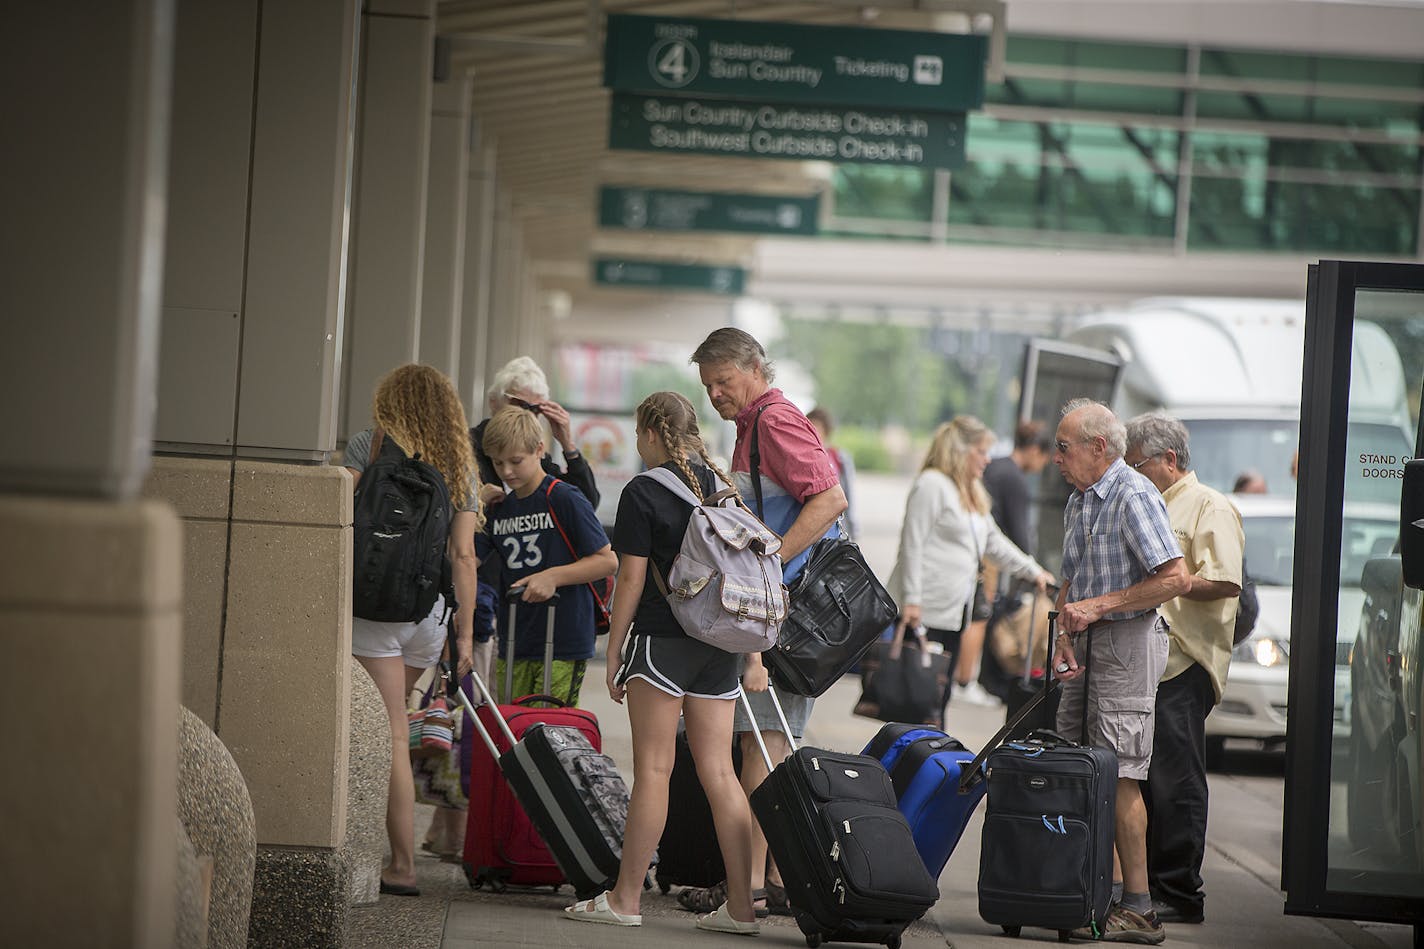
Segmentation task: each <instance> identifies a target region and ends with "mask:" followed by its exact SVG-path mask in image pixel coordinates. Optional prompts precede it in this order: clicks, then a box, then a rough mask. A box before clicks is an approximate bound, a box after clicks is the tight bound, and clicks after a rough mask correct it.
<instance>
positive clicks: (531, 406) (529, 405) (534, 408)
mask: <svg viewBox="0 0 1424 949" xmlns="http://www.w3.org/2000/svg"><path fill="white" fill-rule="evenodd" d="M505 398H506V399H507V400H509V404H510V405H517V406H519V407H520V408H521V409H527V410H528V411H530V412H533V413H534V414H535V415H540V414H542V413H543V411H544V408H543V406H541V405H539V404H538V403H537V402H525V401H524V400H523V399H516V398H515V397H514V396H512V395H507V396H505Z"/></svg>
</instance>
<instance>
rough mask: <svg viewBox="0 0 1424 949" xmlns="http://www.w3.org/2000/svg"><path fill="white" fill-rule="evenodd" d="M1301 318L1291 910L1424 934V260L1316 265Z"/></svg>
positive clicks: (1290, 750)
mask: <svg viewBox="0 0 1424 949" xmlns="http://www.w3.org/2000/svg"><path fill="white" fill-rule="evenodd" d="M1306 313H1307V315H1306V341H1305V365H1304V383H1303V386H1302V404H1301V434H1300V449H1299V456H1298V465H1297V467H1298V482H1297V495H1296V547H1295V569H1294V590H1293V603H1292V616H1293V622H1292V627H1293V628H1292V632H1291V641H1292V644H1293V645H1292V656H1291V667H1290V693H1289V712H1288V742H1287V753H1286V757H1287V763H1286V810H1285V834H1284V841H1285V843H1284V848H1283V854H1282V867H1283V870H1282V875H1283V878H1284V879H1283V886H1284V888H1285V890H1286V893H1287V896H1286V912H1288V913H1298V914H1304V915H1322V916H1342V917H1348V918H1354V919H1382V920H1389V921H1396V922H1415V923H1418V922H1420V921H1424V833H1421V829H1420V818H1421V815H1424V806H1421V802H1424V770H1421V762H1422V761H1424V755H1421V750H1422V749H1424V741H1421V717H1422V716H1424V707H1421V698H1424V694H1421V687H1420V680H1421V677H1420V671H1421V670H1420V668H1419V663H1418V657H1419V639H1420V634H1421V629H1420V622H1421V618H1424V609H1421V606H1424V592H1421V590H1420V589H1416V588H1415V587H1414V586H1412V585H1411V583H1407V582H1406V580H1407V579H1408V580H1411V581H1412V580H1413V579H1414V578H1413V577H1412V576H1410V571H1409V566H1408V564H1407V563H1406V560H1408V556H1407V555H1408V554H1409V553H1410V548H1409V544H1408V540H1409V532H1410V531H1414V532H1418V533H1419V534H1420V535H1421V537H1420V540H1421V541H1424V460H1421V461H1420V462H1415V463H1413V464H1411V459H1412V458H1414V457H1416V456H1419V455H1421V454H1424V443H1421V438H1420V429H1419V419H1420V400H1421V392H1424V266H1419V265H1409V264H1370V263H1353V262H1342V261H1322V262H1321V263H1320V264H1319V265H1318V266H1313V267H1311V268H1310V276H1309V281H1308V298H1307V303H1306ZM1409 471H1413V472H1414V473H1413V474H1412V475H1411V476H1410V478H1406V472H1409ZM1412 479H1417V480H1418V481H1419V490H1418V491H1417V492H1415V491H1414V489H1412V488H1410V489H1406V485H1407V484H1412ZM1411 493H1417V495H1418V499H1417V502H1416V506H1417V507H1419V508H1420V510H1419V513H1417V514H1414V515H1412V516H1410V515H1409V513H1408V512H1409V510H1410V500H1409V494H1411ZM1402 501H1403V510H1404V512H1405V513H1404V514H1403V515H1402V514H1401V510H1402V508H1401V502H1402ZM1402 517H1406V518H1408V520H1407V521H1405V526H1404V530H1405V537H1404V540H1405V542H1404V543H1403V544H1401V533H1400V531H1401V518H1402ZM1414 520H1419V522H1420V525H1419V526H1417V527H1416V526H1413V524H1412V522H1413V521H1414ZM1419 547H1420V557H1419V558H1418V559H1419V560H1420V562H1421V563H1420V566H1419V567H1418V568H1417V572H1418V573H1419V574H1420V575H1421V577H1422V578H1421V580H1420V583H1419V585H1420V586H1424V543H1420V544H1419Z"/></svg>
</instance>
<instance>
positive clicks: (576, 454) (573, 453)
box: [564, 448, 583, 461]
mask: <svg viewBox="0 0 1424 949" xmlns="http://www.w3.org/2000/svg"><path fill="white" fill-rule="evenodd" d="M582 457H583V452H581V451H579V450H578V449H577V448H565V449H564V460H565V461H573V460H574V459H575V458H582Z"/></svg>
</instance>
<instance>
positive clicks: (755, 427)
mask: <svg viewBox="0 0 1424 949" xmlns="http://www.w3.org/2000/svg"><path fill="white" fill-rule="evenodd" d="M773 405H791V403H790V402H768V403H767V404H766V405H763V406H762V407H761V408H759V409H757V413H756V418H754V419H752V448H751V457H750V459H749V460H750V462H751V468H752V472H751V474H752V493H753V494H755V495H756V503H757V506H756V516H757V517H758V518H760V519H761V520H763V521H765V520H766V512H765V511H763V510H762V500H761V413H763V412H765V411H766V410H767V409H769V408H771V407H772V406H773ZM793 408H794V406H793Z"/></svg>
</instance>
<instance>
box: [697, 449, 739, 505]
mask: <svg viewBox="0 0 1424 949" xmlns="http://www.w3.org/2000/svg"><path fill="white" fill-rule="evenodd" d="M695 447H696V449H697V456H698V457H699V458H701V459H702V463H703V464H704V465H706V466H707V467H709V468H711V469H712V473H713V474H715V475H716V476H717V477H718V478H720V479H721V481H722V483H723V484H725V485H726V486H727V487H729V488H731V489H732V493H733V494H735V495H736V496H737V500H739V501H741V500H742V492H740V491H738V490H737V486H736V484H735V483H733V481H732V476H731V475H729V474H727V472H725V471H723V470H722V469H721V468H718V467H717V465H716V464H714V463H713V461H712V456H711V455H709V454H707V445H706V444H705V443H703V441H702V439H700V438H699V439H697V445H696V446H695ZM743 503H745V502H743Z"/></svg>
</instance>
